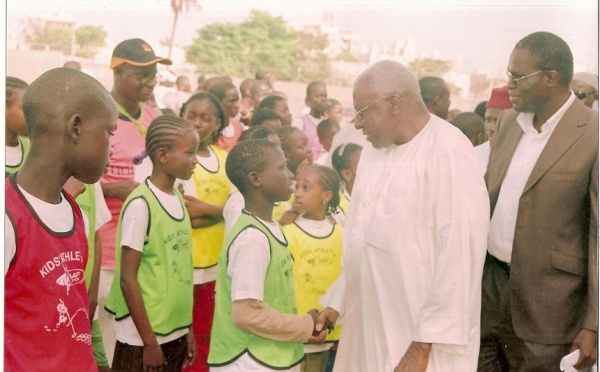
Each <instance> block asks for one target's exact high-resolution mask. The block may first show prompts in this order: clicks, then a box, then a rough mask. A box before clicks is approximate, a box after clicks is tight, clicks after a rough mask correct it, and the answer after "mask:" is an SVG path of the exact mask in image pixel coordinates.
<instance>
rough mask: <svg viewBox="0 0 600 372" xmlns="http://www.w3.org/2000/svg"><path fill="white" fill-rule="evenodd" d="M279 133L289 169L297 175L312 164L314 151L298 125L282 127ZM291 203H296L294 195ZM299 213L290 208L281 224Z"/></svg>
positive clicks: (288, 221)
mask: <svg viewBox="0 0 600 372" xmlns="http://www.w3.org/2000/svg"><path fill="white" fill-rule="evenodd" d="M277 135H278V136H279V140H280V142H281V149H282V150H283V153H284V154H285V158H286V161H287V167H288V169H289V170H290V171H291V172H292V173H293V174H294V177H296V176H297V175H298V174H299V173H300V171H302V169H304V168H306V167H308V166H309V165H311V164H312V158H313V157H312V151H311V150H310V147H309V146H308V140H307V139H306V135H304V133H302V132H301V131H300V130H299V129H298V128H296V127H282V128H281V129H279V130H277ZM288 204H289V205H292V206H293V205H294V195H293V194H292V196H291V199H290V200H289V201H288ZM296 217H298V213H297V212H296V211H295V210H294V209H289V210H287V211H286V212H285V214H284V215H283V216H282V217H281V219H280V220H279V223H280V224H281V225H287V224H289V223H292V222H293V221H294V220H295V219H296Z"/></svg>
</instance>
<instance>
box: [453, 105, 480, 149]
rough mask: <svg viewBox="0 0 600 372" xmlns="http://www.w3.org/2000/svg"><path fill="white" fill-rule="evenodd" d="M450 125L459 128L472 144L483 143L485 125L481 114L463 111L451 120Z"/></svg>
mask: <svg viewBox="0 0 600 372" xmlns="http://www.w3.org/2000/svg"><path fill="white" fill-rule="evenodd" d="M452 125H454V126H455V127H457V128H458V129H460V131H461V132H463V133H464V135H465V136H467V138H468V139H469V140H470V141H471V143H472V144H473V146H477V145H480V144H482V143H483V140H484V138H485V125H484V122H483V119H482V118H481V116H479V115H477V114H476V113H474V112H463V113H461V114H458V115H457V116H456V118H454V120H453V121H452Z"/></svg>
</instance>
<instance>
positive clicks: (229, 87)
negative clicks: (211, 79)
mask: <svg viewBox="0 0 600 372" xmlns="http://www.w3.org/2000/svg"><path fill="white" fill-rule="evenodd" d="M210 93H212V94H214V95H215V97H217V98H218V99H219V101H220V102H221V107H223V112H224V113H225V117H226V119H227V120H228V122H227V126H226V127H225V129H223V131H222V132H221V135H220V136H219V139H218V140H217V143H216V145H217V146H218V147H220V148H222V149H223V150H225V151H227V152H229V151H230V150H231V149H232V148H233V146H235V144H236V143H238V141H239V139H240V136H241V135H242V132H243V131H244V127H243V126H242V123H240V121H239V120H238V119H237V117H238V111H239V109H240V95H239V94H238V90H237V88H236V87H235V85H233V84H231V83H230V82H228V81H221V82H219V83H217V84H215V85H214V86H213V87H212V88H211V89H210Z"/></svg>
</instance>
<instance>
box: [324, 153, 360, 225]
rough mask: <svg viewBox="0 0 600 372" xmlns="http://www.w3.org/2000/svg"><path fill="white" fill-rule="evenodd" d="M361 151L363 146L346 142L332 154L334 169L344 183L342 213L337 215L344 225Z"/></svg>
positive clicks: (341, 201)
mask: <svg viewBox="0 0 600 372" xmlns="http://www.w3.org/2000/svg"><path fill="white" fill-rule="evenodd" d="M361 152H362V146H359V145H357V144H355V143H344V144H342V145H340V146H338V147H336V148H335V150H334V151H333V154H332V156H331V163H332V165H333V169H335V170H336V171H337V172H338V174H339V175H340V178H341V179H342V183H343V185H344V187H343V188H342V191H341V193H340V209H341V211H342V213H337V214H336V215H335V217H336V221H337V222H338V223H339V224H340V225H342V226H344V222H345V219H346V218H345V216H346V215H348V209H349V208H350V195H351V194H352V187H353V186H354V180H355V179H356V169H357V168H358V162H359V160H360V153H361Z"/></svg>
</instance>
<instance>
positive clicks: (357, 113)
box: [354, 94, 391, 121]
mask: <svg viewBox="0 0 600 372" xmlns="http://www.w3.org/2000/svg"><path fill="white" fill-rule="evenodd" d="M390 95H391V94H386V95H384V96H381V97H379V98H377V99H376V100H375V101H373V102H371V103H369V104H368V105H366V106H365V107H363V108H361V109H360V110H358V111H356V110H354V112H355V113H356V117H357V118H358V119H359V120H360V121H362V120H363V115H364V114H365V111H367V110H368V109H369V108H370V107H371V106H373V105H374V104H376V103H377V102H379V101H381V100H383V99H386V98H388V97H389V96H390Z"/></svg>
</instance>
